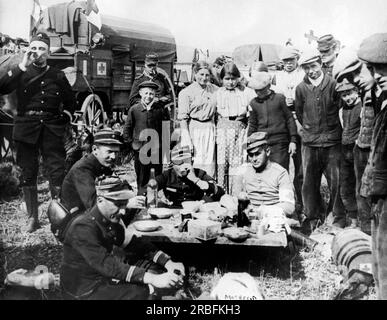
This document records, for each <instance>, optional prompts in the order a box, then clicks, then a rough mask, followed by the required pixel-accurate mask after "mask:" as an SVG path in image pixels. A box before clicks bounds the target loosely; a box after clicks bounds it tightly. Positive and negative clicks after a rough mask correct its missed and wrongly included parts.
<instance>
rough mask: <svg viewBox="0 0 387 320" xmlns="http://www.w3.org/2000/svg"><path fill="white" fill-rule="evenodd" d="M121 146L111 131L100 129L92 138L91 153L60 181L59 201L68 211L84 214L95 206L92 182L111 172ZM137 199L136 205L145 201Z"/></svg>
mask: <svg viewBox="0 0 387 320" xmlns="http://www.w3.org/2000/svg"><path fill="white" fill-rule="evenodd" d="M121 145H122V143H121V142H120V141H119V133H117V132H116V131H113V130H111V129H101V130H99V131H98V132H97V133H96V134H95V135H94V142H93V146H92V151H91V153H90V154H87V155H85V156H84V157H83V158H82V159H80V160H79V161H77V162H76V163H75V164H74V165H73V167H72V168H71V169H70V171H69V172H68V173H67V175H66V177H65V179H64V180H63V184H62V192H61V197H60V199H61V203H62V204H63V205H64V206H65V207H66V208H67V210H68V211H70V212H75V211H78V210H79V211H80V212H83V211H85V210H87V209H90V208H91V207H93V206H94V205H95V203H96V199H97V195H96V192H95V179H96V178H98V177H100V176H110V175H111V174H112V173H113V168H114V166H115V160H116V157H117V155H118V152H119V151H120V146H121ZM137 200H138V201H139V202H141V203H140V204H139V206H142V205H143V202H144V201H145V199H144V198H137Z"/></svg>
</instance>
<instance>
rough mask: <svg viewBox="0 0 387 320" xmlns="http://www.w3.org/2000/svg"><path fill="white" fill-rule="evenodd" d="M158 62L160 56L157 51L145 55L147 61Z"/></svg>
mask: <svg viewBox="0 0 387 320" xmlns="http://www.w3.org/2000/svg"><path fill="white" fill-rule="evenodd" d="M151 62H153V63H158V62H159V56H158V54H157V53H155V52H149V53H147V54H146V55H145V63H147V64H148V63H151Z"/></svg>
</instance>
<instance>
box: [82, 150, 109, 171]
mask: <svg viewBox="0 0 387 320" xmlns="http://www.w3.org/2000/svg"><path fill="white" fill-rule="evenodd" d="M86 157H87V160H88V161H89V162H90V163H91V165H92V166H93V168H95V169H96V172H95V173H96V175H97V176H100V175H101V174H103V173H106V172H112V170H111V169H110V168H108V167H105V166H103V165H102V164H101V163H100V162H99V161H98V159H97V158H96V157H95V155H94V154H92V153H90V154H88V155H87V156H86Z"/></svg>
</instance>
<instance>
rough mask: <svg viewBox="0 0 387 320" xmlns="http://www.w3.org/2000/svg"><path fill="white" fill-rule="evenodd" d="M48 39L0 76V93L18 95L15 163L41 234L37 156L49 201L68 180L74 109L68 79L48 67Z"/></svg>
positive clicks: (32, 225) (37, 41) (32, 224)
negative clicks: (67, 136)
mask: <svg viewBox="0 0 387 320" xmlns="http://www.w3.org/2000/svg"><path fill="white" fill-rule="evenodd" d="M49 47H50V39H49V37H48V36H47V35H46V34H45V33H38V34H37V35H35V36H33V37H32V38H31V41H30V46H29V49H28V50H27V51H26V53H25V55H24V57H23V60H22V62H21V63H20V64H19V65H16V66H14V67H12V68H11V69H10V70H9V71H8V72H7V73H6V74H4V75H1V80H0V83H1V84H2V88H1V91H2V92H3V93H9V92H12V91H13V90H15V89H16V95H17V100H18V104H17V115H16V117H15V121H14V128H13V139H14V141H15V143H16V155H17V156H16V162H17V164H18V165H19V166H20V167H21V169H22V178H21V186H22V187H23V193H24V201H25V205H26V211H27V213H28V215H29V224H28V231H29V232H33V231H34V230H36V229H37V228H39V221H38V198H37V176H38V169H39V153H40V154H41V155H42V157H43V163H44V166H45V169H46V172H47V174H48V177H49V183H50V191H51V196H52V197H53V198H54V197H56V196H58V195H59V191H60V186H61V184H62V181H63V178H64V170H65V157H66V153H65V149H64V142H63V136H64V132H65V127H66V125H67V124H68V123H69V121H70V120H71V117H72V113H73V111H74V109H75V96H74V93H73V91H72V89H71V86H70V84H69V82H68V81H67V78H66V76H65V74H64V73H63V72H62V71H61V70H58V69H56V68H54V67H50V66H48V65H47V58H48V54H49Z"/></svg>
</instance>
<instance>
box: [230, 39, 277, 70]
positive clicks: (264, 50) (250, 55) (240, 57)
mask: <svg viewBox="0 0 387 320" xmlns="http://www.w3.org/2000/svg"><path fill="white" fill-rule="evenodd" d="M281 48H282V47H281V46H280V45H275V44H247V45H243V46H239V47H237V48H235V50H234V52H233V54H232V57H233V59H234V62H235V64H236V65H237V66H238V67H245V66H251V65H252V63H253V62H254V61H263V62H264V63H265V64H266V65H268V66H270V65H274V64H276V63H278V62H280V59H279V55H278V54H279V52H280V50H281Z"/></svg>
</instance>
